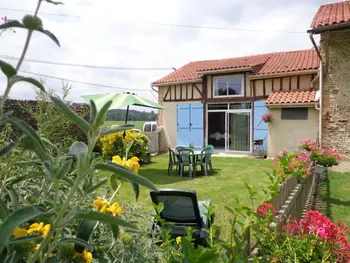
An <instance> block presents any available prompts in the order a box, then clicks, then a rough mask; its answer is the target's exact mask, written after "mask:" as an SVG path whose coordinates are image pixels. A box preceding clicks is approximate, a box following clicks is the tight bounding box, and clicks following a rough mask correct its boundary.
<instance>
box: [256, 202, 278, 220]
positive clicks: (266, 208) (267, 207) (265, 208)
mask: <svg viewBox="0 0 350 263" xmlns="http://www.w3.org/2000/svg"><path fill="white" fill-rule="evenodd" d="M257 212H258V214H259V215H261V216H263V217H265V216H266V215H268V214H276V213H277V210H276V209H275V207H274V206H273V205H272V204H269V203H263V204H262V205H261V206H260V207H259V208H258V210H257Z"/></svg>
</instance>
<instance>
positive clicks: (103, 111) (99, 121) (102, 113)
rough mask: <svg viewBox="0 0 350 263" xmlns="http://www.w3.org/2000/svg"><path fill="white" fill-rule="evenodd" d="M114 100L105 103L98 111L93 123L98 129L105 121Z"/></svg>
mask: <svg viewBox="0 0 350 263" xmlns="http://www.w3.org/2000/svg"><path fill="white" fill-rule="evenodd" d="M112 102H113V101H111V100H110V101H108V102H107V103H106V104H105V105H103V107H102V108H101V110H100V111H99V112H98V114H97V117H96V120H95V121H94V123H93V124H92V126H93V127H94V128H95V129H96V128H99V127H100V126H101V125H102V124H103V123H104V121H105V119H106V114H107V111H108V109H109V107H110V106H111V105H112Z"/></svg>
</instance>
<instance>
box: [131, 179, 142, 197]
mask: <svg viewBox="0 0 350 263" xmlns="http://www.w3.org/2000/svg"><path fill="white" fill-rule="evenodd" d="M131 184H132V189H133V190H134V193H135V196H136V201H137V200H138V199H139V196H140V186H139V185H138V184H136V183H131Z"/></svg>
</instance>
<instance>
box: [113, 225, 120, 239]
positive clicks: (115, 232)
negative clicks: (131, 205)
mask: <svg viewBox="0 0 350 263" xmlns="http://www.w3.org/2000/svg"><path fill="white" fill-rule="evenodd" d="M111 230H112V234H113V237H114V240H117V239H118V237H119V226H118V225H111Z"/></svg>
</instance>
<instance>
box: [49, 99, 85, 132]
mask: <svg viewBox="0 0 350 263" xmlns="http://www.w3.org/2000/svg"><path fill="white" fill-rule="evenodd" d="M50 98H51V100H52V101H53V103H54V104H55V105H56V106H57V107H58V109H59V110H60V111H61V112H62V113H63V114H65V115H66V116H67V117H68V118H69V119H70V120H71V121H72V122H74V123H75V124H76V125H77V126H78V127H79V128H80V129H81V130H82V131H83V132H84V133H85V135H88V133H89V131H90V129H91V126H90V125H89V123H88V122H87V121H86V120H84V119H83V118H81V117H80V116H79V115H78V114H77V113H76V112H75V111H74V110H72V108H71V107H69V106H68V105H67V104H66V103H65V102H64V101H63V100H61V99H60V98H57V97H54V96H50Z"/></svg>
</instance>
